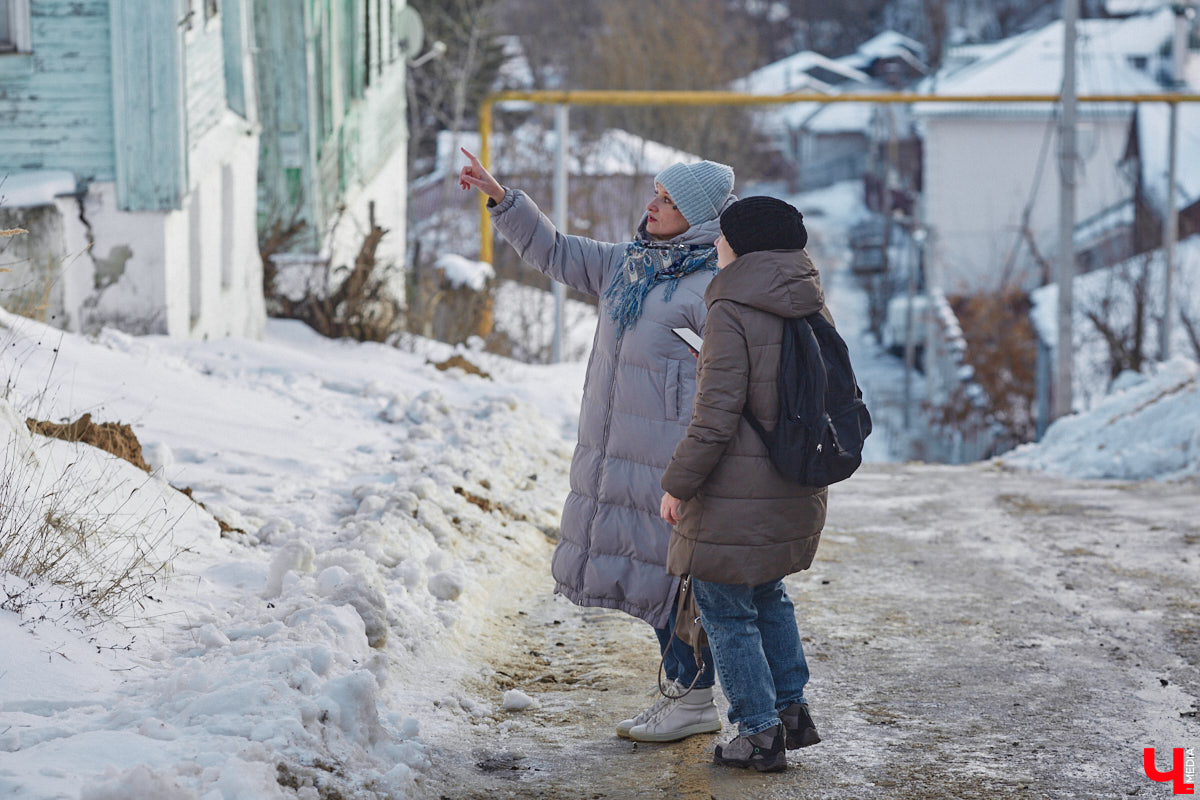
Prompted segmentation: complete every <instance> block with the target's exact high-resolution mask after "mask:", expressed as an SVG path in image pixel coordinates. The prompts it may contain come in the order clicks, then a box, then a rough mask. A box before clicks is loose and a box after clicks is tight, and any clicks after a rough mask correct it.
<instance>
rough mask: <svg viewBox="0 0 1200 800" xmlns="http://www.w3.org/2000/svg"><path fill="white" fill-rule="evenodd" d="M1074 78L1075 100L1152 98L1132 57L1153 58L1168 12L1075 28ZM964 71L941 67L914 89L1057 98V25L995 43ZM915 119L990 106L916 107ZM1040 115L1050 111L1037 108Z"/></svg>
mask: <svg viewBox="0 0 1200 800" xmlns="http://www.w3.org/2000/svg"><path fill="white" fill-rule="evenodd" d="M1078 26H1079V27H1078V32H1079V41H1078V45H1077V50H1076V62H1077V65H1076V76H1077V86H1078V91H1079V93H1080V94H1127V93H1128V94H1133V93H1157V92H1161V91H1162V87H1161V86H1160V85H1159V84H1158V83H1157V82H1156V81H1155V80H1154V79H1153V77H1152V76H1151V75H1149V74H1148V73H1147V72H1145V71H1144V70H1143V69H1139V68H1137V67H1135V66H1134V65H1133V63H1132V59H1150V58H1154V57H1155V56H1156V54H1157V52H1158V50H1159V48H1160V47H1161V46H1162V45H1163V43H1164V42H1166V41H1168V40H1169V39H1170V38H1171V35H1172V31H1173V29H1174V15H1173V14H1172V13H1171V12H1170V11H1169V10H1164V11H1161V12H1159V13H1157V14H1151V15H1146V16H1141V17H1134V18H1131V19H1128V20H1109V19H1086V20H1081V21H1080V22H1079V23H1078ZM977 52H979V53H980V54H981V56H982V57H980V58H979V59H978V60H977V61H975V62H974V63H972V64H970V65H968V66H966V67H961V66H959V67H957V68H952V69H943V70H942V71H941V72H939V73H938V74H937V75H936V76H933V77H931V78H930V79H928V80H926V81H925V82H924V83H923V84H922V87H921V89H922V90H924V91H936V93H937V94H939V95H992V94H1057V93H1058V92H1059V90H1060V89H1061V88H1062V55H1063V23H1062V20H1057V21H1055V22H1052V23H1050V24H1049V25H1047V26H1046V27H1044V28H1041V29H1040V30H1036V31H1031V32H1029V33H1026V34H1021V35H1019V36H1015V37H1013V38H1011V39H1008V40H1006V41H1005V42H1003V43H1000V45H999V46H997V47H996V48H995V49H994V50H992V52H991V53H990V54H989V53H988V52H987V51H986V50H982V51H977ZM1125 107H1126V104H1105V108H1098V106H1097V105H1096V104H1089V105H1088V106H1085V107H1082V108H1081V114H1089V113H1105V112H1107V113H1111V112H1112V110H1113V109H1114V108H1118V109H1121V110H1122V113H1123V112H1124V109H1125ZM1004 108H1005V110H1010V111H1011V110H1018V109H1020V110H1029V111H1036V110H1037V109H1038V108H1039V106H1038V105H1036V104H1006V105H1005V107H1004ZM916 110H917V112H918V113H920V114H921V115H923V116H935V115H946V114H988V115H994V114H995V113H996V112H997V110H998V107H997V106H995V105H987V104H965V103H964V104H962V105H959V104H956V103H927V104H918V105H917V108H916ZM1040 113H1044V114H1049V113H1053V109H1052V108H1050V107H1048V106H1045V105H1044V104H1043V105H1042V106H1041V109H1040Z"/></svg>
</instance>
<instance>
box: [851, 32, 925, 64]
mask: <svg viewBox="0 0 1200 800" xmlns="http://www.w3.org/2000/svg"><path fill="white" fill-rule="evenodd" d="M880 58H899V59H902V60H904V61H908V62H909V63H914V64H923V62H924V61H925V46H924V45H923V44H921V43H920V42H918V41H917V40H916V39H911V38H909V37H907V36H905V35H904V34H902V33H897V32H896V31H884V32H883V33H880V34H878V35H876V36H874V37H872V38H870V39H868V40H867V41H865V42H863V43H862V44H861V45H859V46H858V47H857V48H856V49H855V51H854V52H853V53H851V54H850V55H848V56H842V57H841V58H839V59H838V61H840V62H842V63H843V64H847V65H849V66H852V67H857V68H858V69H862V70H865V69H867V68H868V67H870V66H871V64H872V63H873V62H875V61H876V60H878V59H880ZM922 71H924V70H923V69H922Z"/></svg>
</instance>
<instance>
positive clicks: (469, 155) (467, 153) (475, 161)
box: [458, 147, 483, 167]
mask: <svg viewBox="0 0 1200 800" xmlns="http://www.w3.org/2000/svg"><path fill="white" fill-rule="evenodd" d="M458 149H459V150H462V152H463V155H464V156H466V157H467V158H469V159H471V163H472V164H474V165H476V166H479V167H481V166H483V165H482V164H480V163H479V159H478V158H476V157H475V154H474V153H472V152H471V151H470V150H468V149H467V148H465V147H460V148H458Z"/></svg>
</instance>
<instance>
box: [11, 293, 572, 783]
mask: <svg viewBox="0 0 1200 800" xmlns="http://www.w3.org/2000/svg"><path fill="white" fill-rule="evenodd" d="M0 342H2V343H3V345H4V348H3V356H0V358H3V359H4V366H5V372H6V374H7V375H8V380H9V383H10V387H11V388H10V390H9V393H8V398H7V400H8V403H9V404H10V405H11V406H12V408H13V409H15V411H12V410H6V411H5V412H4V413H3V414H0V419H2V420H3V422H0V448H3V452H4V453H6V454H8V456H7V463H6V467H9V468H10V469H9V470H8V471H7V472H6V474H9V475H10V476H12V475H13V474H14V473H13V472H12V471H11V467H12V465H14V464H18V463H26V467H25V472H24V473H22V477H19V478H12V477H10V479H9V484H8V485H9V487H10V488H12V487H14V486H15V487H16V489H17V490H18V491H17V494H18V495H20V496H23V497H26V498H27V499H28V502H29V503H30V504H33V506H36V502H42V503H43V504H44V503H45V502H51V501H52V500H53V497H54V496H55V494H56V493H57V492H59V491H60V490H62V489H64V487H65V488H66V489H69V490H70V492H77V493H78V494H80V495H82V496H83V497H84V498H90V502H92V503H93V504H95V505H97V506H98V507H101V512H102V513H101V514H100V517H101V518H103V519H108V520H111V521H115V522H117V523H120V524H119V525H118V528H120V529H122V530H132V531H150V532H152V533H154V532H158V531H163V530H165V531H167V532H169V536H166V537H165V538H163V539H162V545H163V547H164V548H165V551H164V552H165V554H166V556H167V558H168V561H169V564H168V566H169V570H168V571H164V572H162V573H161V574H158V575H156V576H155V577H154V580H153V582H152V583H151V584H149V585H148V586H147V589H148V592H147V594H146V596H145V597H144V598H143V600H142V603H141V607H140V608H139V607H134V608H125V609H121V610H120V611H119V613H117V614H116V615H115V616H108V617H103V618H97V617H95V616H94V615H93V618H92V619H90V620H85V619H83V618H82V617H81V616H80V614H77V613H70V607H69V606H68V607H67V612H66V613H63V612H62V611H61V610H56V612H55V613H54V614H53V615H48V614H46V613H45V611H46V610H47V609H48V608H50V606H51V604H53V603H54V601H55V600H56V599H57V598H58V595H57V594H56V592H58V591H59V590H58V589H56V588H55V587H52V586H48V585H44V584H42V583H41V582H39V580H38V579H36V578H33V579H32V580H31V581H23V580H21V579H19V578H17V577H15V576H13V575H0V582H2V583H3V584H4V587H5V588H6V589H8V590H9V593H10V594H11V593H12V592H14V591H15V592H19V593H20V596H21V597H23V598H33V600H34V601H35V602H28V603H24V602H23V603H13V602H12V601H11V600H9V601H5V602H0V652H3V653H4V654H5V656H4V664H3V668H2V670H3V676H4V678H3V680H0V715H2V716H3V719H4V724H3V725H0V795H3V796H19V797H22V798H51V797H79V796H81V794H80V793H81V791H82V793H83V794H82V796H83V797H86V798H90V800H102V799H103V798H113V797H162V798H197V797H204V798H210V797H211V798H218V797H226V798H232V797H255V798H276V797H289V798H295V797H316V796H318V794H319V795H320V796H355V797H359V796H387V797H396V798H404V797H410V796H413V795H414V793H415V792H416V791H417V787H418V785H419V783H418V782H419V778H420V775H421V773H422V771H424V770H426V769H427V768H428V765H429V763H430V761H429V753H428V752H427V749H426V745H425V744H424V742H423V741H422V739H421V727H422V721H423V720H426V719H428V718H430V717H431V716H432V717H436V719H435V720H434V722H435V723H436V724H444V721H445V717H446V715H447V714H451V715H452V714H454V713H457V712H455V711H453V709H458V708H460V707H461V708H463V709H464V710H463V711H462V712H461V713H462V714H463V715H469V714H481V713H484V714H486V713H489V710H488V709H480V708H478V707H476V708H474V709H471V710H470V711H468V710H465V708H466V707H465V706H462V704H461V703H460V702H458V699H457V698H456V696H455V692H456V691H457V690H456V689H455V688H454V687H455V686H457V683H458V681H459V680H461V676H462V675H463V674H464V673H465V672H467V671H468V670H469V671H472V672H473V673H477V672H478V670H479V666H478V665H477V664H476V665H471V664H467V663H464V661H463V659H462V657H461V653H462V652H463V644H464V642H469V641H471V640H472V639H473V637H475V636H476V635H477V632H478V628H479V626H480V625H486V624H487V620H488V619H490V615H491V614H495V613H504V612H505V611H506V610H507V609H509V608H511V607H513V606H515V604H517V603H520V602H521V599H522V598H521V596H520V593H519V592H512V591H505V590H506V589H509V588H511V587H512V586H520V585H522V583H523V582H525V581H527V580H528V578H527V577H525V576H527V575H528V574H529V571H531V570H537V571H538V572H539V573H540V572H541V571H542V570H544V564H545V562H546V558H547V554H548V549H549V548H550V547H551V546H552V545H551V542H550V538H549V537H550V536H553V535H554V534H555V533H556V529H557V524H558V515H559V510H560V508H561V503H562V500H563V498H564V497H565V496H566V492H567V486H566V482H567V469H566V465H567V462H568V459H569V456H570V451H571V448H572V445H573V442H574V434H575V427H576V423H577V419H576V415H577V413H578V408H579V394H580V391H581V385H582V377H583V374H582V365H561V366H556V367H535V366H527V365H523V364H518V363H515V362H510V361H506V360H504V359H499V358H496V357H492V356H488V355H486V354H482V353H467V354H466V355H467V357H468V358H469V359H470V360H472V361H475V362H477V363H478V364H479V365H480V366H481V367H482V368H483V369H484V370H486V371H487V372H488V373H489V374H490V375H492V376H493V379H492V380H485V379H483V378H479V377H476V376H471V375H467V374H466V373H464V372H462V371H461V370H449V371H446V372H442V371H439V370H437V369H435V368H434V366H433V365H432V364H431V363H430V362H438V361H442V360H444V359H445V358H446V357H447V356H449V355H450V354H452V352H454V350H453V348H451V347H449V346H445V345H440V344H436V343H433V342H428V341H425V340H419V339H413V340H411V341H408V342H406V343H405V346H404V348H402V349H398V348H392V347H386V346H382V345H374V344H358V343H354V342H349V341H330V340H326V339H322V338H321V337H319V336H317V335H316V334H314V333H312V331H310V330H309V329H307V328H305V327H304V326H303V325H301V324H299V323H295V322H285V321H272V322H270V323H269V324H268V328H267V333H266V337H265V339H264V340H263V341H244V340H234V339H227V340H219V341H209V342H199V341H187V340H173V339H166V338H162V337H144V338H135V337H130V336H127V335H124V334H120V333H116V332H112V331H105V332H103V333H102V334H101V335H100V336H99V337H97V338H96V339H95V340H89V339H86V338H83V337H77V336H72V335H69V334H64V333H62V332H61V331H57V330H53V329H50V328H48V327H45V326H41V325H38V324H36V323H33V322H30V321H28V320H24V319H21V318H17V317H13V316H11V315H8V314H5V313H3V312H0ZM5 408H7V406H6V407H5ZM82 410H86V411H90V412H91V413H92V414H93V417H95V418H96V419H97V420H101V421H123V422H129V423H131V424H132V425H133V427H134V430H135V432H136V433H137V435H138V437H139V439H140V440H141V441H142V443H143V445H144V446H145V447H146V449H147V451H148V452H153V453H155V454H156V457H155V458H154V459H153V462H154V463H155V464H157V465H158V467H157V470H156V472H155V473H154V474H151V475H147V474H146V473H144V472H142V471H140V470H138V469H136V468H134V467H132V466H130V465H129V464H126V463H125V462H123V461H118V460H116V459H115V458H113V457H109V456H108V455H107V454H105V453H103V452H101V451H98V450H94V449H92V448H89V447H87V446H85V445H69V444H66V443H63V442H58V441H50V440H46V439H44V438H42V437H29V435H28V433H23V430H24V425H23V420H24V417H25V416H26V415H32V416H37V417H39V418H42V419H51V420H59V419H63V418H72V419H73V418H75V417H76V416H78V413H79V412H80V411H82ZM22 460H23V461H22ZM64 475H66V476H67V477H66V478H65V479H64V477H63V476H64ZM173 487H179V488H184V487H189V488H191V489H192V491H193V494H194V497H195V498H196V500H198V501H200V502H202V503H203V504H204V506H205V507H206V508H201V507H200V506H199V505H196V504H193V503H192V502H191V501H190V500H188V499H187V498H186V497H185V496H184V495H183V494H182V493H180V492H179V491H178V490H177V489H176V488H173ZM22 489H28V491H26V492H25V494H24V495H21V491H20V490H22ZM97 490H99V491H97ZM70 492H67V494H70ZM11 497H12V492H9V493H8V495H5V496H4V498H3V499H4V501H5V503H6V508H8V506H9V503H10V501H11ZM75 507H78V508H82V509H83V512H87V507H86V504H84V505H80V504H79V503H75ZM83 512H81V513H80V514H79V518H80V519H81V520H83V521H84V522H86V523H88V524H89V525H91V523H92V522H94V521H95V515H94V514H90V513H83ZM217 518H219V519H220V520H221V521H222V522H223V523H224V528H223V529H222V528H219V527H218V522H217ZM94 538H95V539H96V540H97V541H100V542H103V541H105V538H104V537H103V535H101V534H97V535H96V536H95V537H94ZM168 573H169V574H168ZM31 577H32V576H31ZM4 596H7V595H0V597H4ZM54 608H55V609H58V606H57V605H54ZM497 713H499V711H498V710H497ZM84 787H86V788H84Z"/></svg>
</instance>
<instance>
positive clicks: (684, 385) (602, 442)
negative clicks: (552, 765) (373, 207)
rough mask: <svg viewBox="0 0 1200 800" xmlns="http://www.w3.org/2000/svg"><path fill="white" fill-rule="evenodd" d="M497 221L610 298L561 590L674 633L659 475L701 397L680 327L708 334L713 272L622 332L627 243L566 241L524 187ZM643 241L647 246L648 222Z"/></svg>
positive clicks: (567, 509)
mask: <svg viewBox="0 0 1200 800" xmlns="http://www.w3.org/2000/svg"><path fill="white" fill-rule="evenodd" d="M733 200H734V198H732V197H731V198H730V199H729V200H728V201H727V204H728V203H732V202H733ZM491 215H492V222H493V223H494V224H495V226H496V229H497V230H498V231H499V232H500V234H501V235H502V236H503V237H504V238H505V239H507V240H508V242H509V243H510V244H511V245H512V246H513V248H514V249H515V250H516V251H517V255H518V256H520V257H521V259H522V260H523V261H524V262H525V263H526V264H529V265H530V266H533V267H536V268H537V269H539V270H540V271H542V272H544V273H546V274H547V275H549V276H550V277H551V278H553V279H554V280H556V281H559V282H561V283H565V284H566V285H567V286H570V287H571V288H573V289H577V290H579V291H581V292H585V293H587V294H590V295H596V296H599V297H600V298H601V300H600V314H599V316H600V320H599V324H598V325H597V328H596V337H595V340H594V342H593V344H592V355H591V359H590V360H589V361H588V366H587V377H586V379H585V383H584V387H583V407H582V408H581V409H580V411H579V443H578V444H577V445H576V447H575V455H574V458H573V459H572V460H571V493H570V494H569V495H568V496H567V501H566V505H565V506H564V508H563V515H562V538H561V539H560V541H559V543H558V546H557V547H556V548H555V550H554V559H553V562H552V564H551V571H552V573H553V575H554V581H555V590H556V591H558V592H559V593H561V594H563V595H565V596H566V597H567V598H568V599H570V600H571V601H572V602H574V603H576V604H578V605H582V606H602V607H605V608H617V609H620V610H622V611H624V612H626V613H629V614H632V615H634V616H636V617H640V618H642V619H644V620H646V621H647V622H649V623H650V624H651V625H653V626H654V627H656V628H662V627H665V626H666V624H667V620H668V618H669V616H670V614H671V612H672V611H673V610H674V608H673V601H674V598H675V593H676V590H677V588H678V585H679V579H678V578H676V577H673V576H671V575H669V574H668V573H667V570H666V561H667V542H668V540H669V539H670V534H671V528H670V526H669V525H667V523H665V522H663V520H662V519H661V517H659V501H660V500H661V498H662V491H661V489H660V488H659V479H660V478H661V477H662V472H663V470H664V469H666V466H667V463H668V462H669V461H670V460H671V453H672V452H673V451H674V450H675V445H676V444H677V443H678V442H679V440H680V439H681V438H682V437H683V432H684V430H685V429H686V427H687V423H688V419H690V417H691V413H692V398H693V396H694V395H695V392H696V359H695V357H694V356H693V355H692V354H691V353H690V352H689V351H688V348H687V345H685V344H684V343H683V342H682V341H681V340H680V339H679V338H678V337H676V336H675V335H674V334H673V333H671V328H679V327H686V328H691V329H692V330H694V331H696V332H697V333H699V332H701V331H703V330H704V319H705V316H706V313H707V306H706V304H705V301H704V290H705V288H706V287H707V286H708V282H709V281H710V280H712V278H713V274H712V273H711V272H709V271H707V270H701V271H699V272H693V273H692V274H690V275H686V276H684V277H682V278H680V279H679V281H678V283H677V284H676V286H675V290H674V293H673V294H672V296H671V300H670V301H667V300H666V297H665V295H666V286H665V285H663V284H660V285H658V286H656V287H654V288H653V289H651V290H650V293H649V294H648V295H647V296H646V299H645V303H644V305H643V308H642V315H641V318H640V319H639V320H638V321H637V323H636V324H635V325H634V326H633V327H632V328H629V329H627V330H626V331H625V332H624V333H623V334H621V335H618V329H617V325H616V323H614V322H613V320H612V319H611V318H610V316H609V310H608V308H607V305H606V301H605V300H604V293H605V291H606V290H607V289H608V287H609V285H610V284H611V283H612V281H614V280H618V279H621V278H622V274H623V273H622V270H621V266H622V264H623V263H624V255H625V250H626V246H627V243H619V244H618V243H610V242H598V241H595V240H593V239H587V238H584V237H580V236H564V235H562V234H561V233H559V232H558V231H557V230H556V229H555V227H554V224H553V223H552V222H551V221H550V220H549V219H547V218H546V216H545V215H544V214H542V213H541V212H540V211H539V210H538V207H537V206H536V205H535V204H534V202H533V201H532V200H531V199H530V198H529V196H528V195H526V194H525V193H524V192H521V191H516V190H513V189H508V190H506V192H505V195H504V199H503V200H502V201H501V202H500V203H498V204H497V205H496V206H494V207H493V208H492V209H491ZM720 233H721V230H720V223H719V221H718V220H717V219H713V220H711V221H709V222H706V223H702V224H700V225H693V226H692V227H691V228H689V229H688V230H687V231H685V232H684V233H682V234H680V235H679V236H677V237H675V238H674V239H672V240H671V242H673V243H676V244H689V245H694V244H703V245H711V244H713V242H715V241H716V239H717V237H718V236H720ZM638 235H639V237H640V238H643V239H644V238H645V219H644V218H643V220H642V223H641V225H639V232H638Z"/></svg>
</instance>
